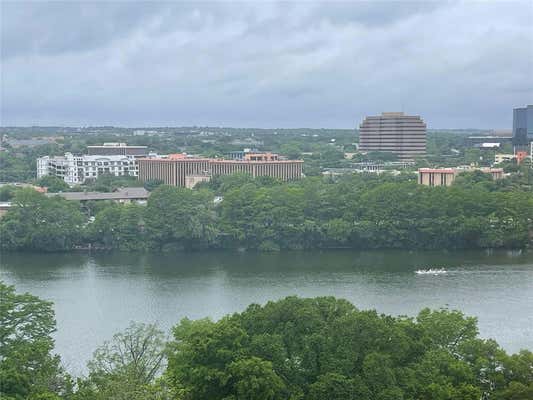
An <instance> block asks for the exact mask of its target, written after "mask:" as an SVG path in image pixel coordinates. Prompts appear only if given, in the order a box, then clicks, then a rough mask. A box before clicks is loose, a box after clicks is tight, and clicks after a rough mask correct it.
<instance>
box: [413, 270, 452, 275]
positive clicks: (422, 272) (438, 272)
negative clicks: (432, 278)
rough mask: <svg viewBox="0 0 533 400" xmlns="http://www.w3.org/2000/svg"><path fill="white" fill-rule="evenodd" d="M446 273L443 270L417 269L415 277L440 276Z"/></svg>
mask: <svg viewBox="0 0 533 400" xmlns="http://www.w3.org/2000/svg"><path fill="white" fill-rule="evenodd" d="M447 272H448V271H446V270H445V269H444V268H428V269H417V270H416V271H415V273H416V274H417V275H442V274H445V273H447Z"/></svg>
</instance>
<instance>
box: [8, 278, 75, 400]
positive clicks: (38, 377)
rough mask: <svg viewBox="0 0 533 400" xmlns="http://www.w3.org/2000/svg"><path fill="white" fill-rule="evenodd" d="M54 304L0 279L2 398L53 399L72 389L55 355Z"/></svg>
mask: <svg viewBox="0 0 533 400" xmlns="http://www.w3.org/2000/svg"><path fill="white" fill-rule="evenodd" d="M54 331H55V320H54V311H53V309H52V304H51V303H50V302H47V301H43V300H41V299H39V298H38V297H35V296H32V295H31V294H28V293H25V294H18V293H16V292H15V288H14V287H13V286H8V285H6V284H4V283H3V282H0V399H3V400H8V399H9V400H15V399H16V400H18V399H30V400H37V399H40V400H45V399H46V400H53V399H59V398H60V397H59V396H61V395H67V394H68V393H69V392H70V391H71V384H70V379H69V377H68V376H67V375H66V374H65V373H64V371H63V370H62V368H61V367H60V359H59V356H57V355H54V354H52V350H53V348H54V341H53V339H52V336H51V335H52V333H53V332H54Z"/></svg>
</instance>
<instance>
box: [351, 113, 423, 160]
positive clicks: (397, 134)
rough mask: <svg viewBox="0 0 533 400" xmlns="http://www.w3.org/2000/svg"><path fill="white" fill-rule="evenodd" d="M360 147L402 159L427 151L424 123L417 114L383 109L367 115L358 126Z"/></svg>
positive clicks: (409, 158)
mask: <svg viewBox="0 0 533 400" xmlns="http://www.w3.org/2000/svg"><path fill="white" fill-rule="evenodd" d="M359 150H361V151H387V152H391V153H394V154H397V155H398V158H399V159H401V160H414V158H415V157H417V156H423V155H425V154H426V124H425V123H424V121H423V120H422V118H420V116H418V115H414V116H412V115H405V114H404V113H403V112H384V113H382V114H381V115H380V116H375V117H374V116H372V117H366V118H365V120H364V121H363V123H362V124H361V126H360V128H359Z"/></svg>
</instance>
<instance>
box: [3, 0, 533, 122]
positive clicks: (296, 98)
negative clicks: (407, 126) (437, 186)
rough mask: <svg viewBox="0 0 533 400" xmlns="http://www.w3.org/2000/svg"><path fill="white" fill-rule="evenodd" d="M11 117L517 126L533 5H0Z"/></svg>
mask: <svg viewBox="0 0 533 400" xmlns="http://www.w3.org/2000/svg"><path fill="white" fill-rule="evenodd" d="M1 61H2V65H1V67H2V69H1V118H2V120H1V124H2V125H4V126H6V125H74V126H84V125H121V126H177V125H211V126H237V127H317V128H319V127H332V128H333V127H335V128H353V127H354V126H356V125H358V124H359V123H360V122H361V120H362V118H363V117H364V116H365V115H373V114H376V113H380V112H382V111H401V110H403V111H405V112H406V113H411V114H419V115H421V116H422V117H423V118H424V119H425V121H426V122H427V123H428V126H429V127H430V128H468V127H472V128H510V127H511V123H512V108H513V107H518V106H523V105H525V104H528V103H529V104H531V103H533V1H532V0H526V1H521V2H510V1H502V2H456V1H453V2H445V1H438V2H423V3H417V2H400V1H392V2H385V1H374V2H344V3H335V4H332V3H314V2H297V3H267V2H258V1H256V2H242V3H235V2H232V3H224V2H211V3H207V2H206V3H198V2H194V3H184V2H165V3H157V2H149V3H141V2H124V1H120V2H101V1H93V2H65V3H62V2H43V1H40V2H20V1H19V2H6V1H2V3H1Z"/></svg>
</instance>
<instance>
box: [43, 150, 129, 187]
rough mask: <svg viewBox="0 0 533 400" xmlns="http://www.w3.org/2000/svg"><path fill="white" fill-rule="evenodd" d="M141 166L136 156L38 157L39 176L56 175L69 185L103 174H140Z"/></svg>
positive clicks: (68, 154)
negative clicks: (138, 164)
mask: <svg viewBox="0 0 533 400" xmlns="http://www.w3.org/2000/svg"><path fill="white" fill-rule="evenodd" d="M138 173H139V167H138V166H137V161H136V160H135V157H134V156H126V155H82V156H75V155H73V154H72V153H65V155H64V156H58V157H49V156H45V157H40V158H38V159H37V178H41V177H43V176H46V175H54V176H57V177H59V178H61V179H63V180H64V181H65V182H66V183H67V184H69V185H77V184H81V183H83V182H85V180H87V179H96V178H98V176H100V175H102V174H112V175H115V176H135V177H136V176H138Z"/></svg>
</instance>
